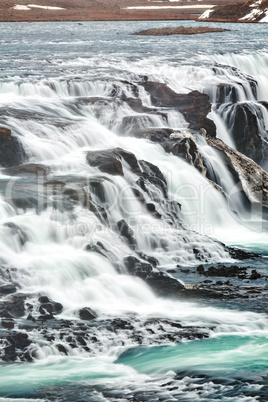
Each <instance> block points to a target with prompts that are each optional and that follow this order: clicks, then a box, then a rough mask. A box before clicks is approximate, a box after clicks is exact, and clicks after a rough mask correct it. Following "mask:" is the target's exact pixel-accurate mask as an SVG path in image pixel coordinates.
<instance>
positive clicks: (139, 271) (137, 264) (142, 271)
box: [123, 255, 153, 279]
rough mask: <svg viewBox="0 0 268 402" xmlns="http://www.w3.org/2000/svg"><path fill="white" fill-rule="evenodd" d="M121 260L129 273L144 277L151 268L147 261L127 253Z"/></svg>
mask: <svg viewBox="0 0 268 402" xmlns="http://www.w3.org/2000/svg"><path fill="white" fill-rule="evenodd" d="M123 261H124V264H125V266H126V268H127V270H128V272H129V273H130V274H131V275H134V276H138V277H139V278H143V279H145V278H147V277H148V275H150V274H151V273H152V270H153V268H152V266H151V265H150V264H149V263H148V262H143V261H141V260H139V259H138V258H136V257H134V256H131V255H129V256H128V257H125V258H124V260H123Z"/></svg>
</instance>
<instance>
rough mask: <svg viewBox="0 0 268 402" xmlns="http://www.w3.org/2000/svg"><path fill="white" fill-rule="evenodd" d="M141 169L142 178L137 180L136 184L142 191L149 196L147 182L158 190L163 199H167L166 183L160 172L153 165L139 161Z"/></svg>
mask: <svg viewBox="0 0 268 402" xmlns="http://www.w3.org/2000/svg"><path fill="white" fill-rule="evenodd" d="M140 166H141V169H142V176H141V177H140V178H139V179H138V180H137V182H136V183H137V184H138V185H139V186H140V187H141V188H142V190H143V191H145V192H147V193H148V194H150V190H149V188H148V185H147V182H149V183H150V184H153V186H154V187H156V188H157V189H159V190H160V191H161V192H162V193H163V195H164V197H165V198H167V182H166V179H165V177H164V175H163V173H162V172H161V170H160V169H159V168H158V167H157V166H156V165H154V164H152V163H150V162H147V161H143V160H141V161H140Z"/></svg>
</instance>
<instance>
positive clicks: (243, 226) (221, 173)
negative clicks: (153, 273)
mask: <svg viewBox="0 0 268 402" xmlns="http://www.w3.org/2000/svg"><path fill="white" fill-rule="evenodd" d="M176 24H177V23H174V22H173V23H171V22H158V23H157V26H160V27H161V26H174V25H176ZM183 24H184V25H186V26H189V25H191V24H193V23H192V22H183ZM154 25H156V23H155V22H148V23H147V22H133V23H132V22H128V23H125V22H116V23H115V22H109V23H108V22H107V23H103V22H96V23H95V22H94V23H93V22H83V24H81V23H76V22H72V23H56V22H55V23H54V22H53V23H1V37H0V43H1V47H0V54H1V62H0V127H7V128H9V129H10V130H11V132H12V135H13V136H14V137H15V138H17V139H18V140H19V141H20V143H21V145H22V148H23V150H24V151H23V152H24V153H25V155H24V159H25V163H27V164H31V166H35V169H37V168H36V167H38V169H37V170H34V173H33V174H32V173H31V174H29V171H28V173H27V171H26V173H25V170H23V169H22V170H21V171H15V173H14V170H13V172H12V168H10V169H11V170H9V169H5V167H3V168H2V169H1V171H0V213H1V215H0V263H1V264H0V265H1V267H0V280H1V282H0V284H1V285H5V284H8V283H10V282H12V283H14V284H15V285H16V286H17V294H18V297H17V299H14V300H18V301H19V300H25V297H26V300H25V306H26V307H25V311H24V313H23V314H20V315H18V316H17V317H16V318H17V319H16V324H15V327H14V329H12V331H13V335H14V333H15V334H16V333H17V334H18V336H22V335H21V334H27V336H28V338H27V339H30V343H29V345H28V346H27V348H28V349H27V350H28V355H27V356H30V358H24V359H23V358H21V357H19V356H17V357H16V358H15V359H14V360H13V361H12V362H11V363H10V362H6V361H5V358H3V360H2V362H1V363H0V400H5V401H8V400H21V401H26V400H36V401H47V400H57V401H58V400H59V401H83V400H87V401H119V400H122V401H128V400H129V401H160V400H161V401H178V400H179V401H184V400H185V401H195V400H196V401H205V400H213V401H265V400H267V399H266V398H267V391H266V388H265V383H266V381H267V354H268V344H267V333H268V332H267V331H268V321H267V317H266V315H265V313H264V312H261V311H254V309H253V311H251V309H250V308H247V307H246V308H240V307H237V306H236V305H235V304H234V305H230V304H229V305H228V306H227V305H225V304H224V302H218V303H216V304H215V305H214V303H213V300H212V299H211V300H207V301H202V302H201V303H200V302H198V301H194V300H193V301H188V300H186V299H180V298H177V299H173V298H171V297H168V296H165V297H160V296H157V295H156V294H155V293H154V291H153V290H152V288H151V287H150V286H149V285H148V284H147V283H146V282H145V281H143V280H142V279H141V278H140V277H136V276H131V275H129V272H128V269H127V267H126V263H125V261H126V260H125V258H126V257H127V256H132V257H135V258H141V259H142V260H143V261H145V260H147V261H151V262H152V261H157V269H158V270H159V271H160V272H163V273H169V272H171V271H172V270H174V269H175V270H176V268H178V267H186V268H187V269H193V270H195V267H196V266H197V265H199V264H200V263H204V264H208V263H209V264H219V263H226V264H234V263H235V262H236V261H234V260H233V258H232V256H231V255H230V253H229V252H228V249H227V248H226V247H225V246H224V244H223V243H221V241H223V242H224V243H225V244H228V245H229V246H234V245H236V246H238V245H239V246H240V247H242V248H245V249H248V250H251V251H256V252H261V254H263V255H264V258H263V260H262V262H258V263H257V264H260V268H261V269H262V270H263V272H266V275H267V269H266V264H265V261H266V260H265V258H266V257H267V256H268V246H267V244H268V242H267V240H268V237H267V230H265V227H266V226H267V222H263V221H262V220H261V219H260V217H258V218H257V220H256V217H255V216H248V215H247V214H246V208H245V205H244V200H243V197H242V196H241V194H240V193H239V192H237V191H234V190H235V188H236V183H235V182H234V180H233V177H232V175H231V174H230V172H229V170H228V168H227V166H226V164H225V163H224V160H223V159H221V156H220V155H219V154H218V153H217V152H216V151H215V150H214V149H213V148H212V147H210V146H209V145H208V144H207V142H206V140H205V138H204V137H201V136H199V135H198V134H195V136H196V143H197V145H198V149H199V151H200V153H201V154H202V156H203V157H204V158H205V159H206V160H207V161H208V166H209V167H208V168H209V169H210V173H211V175H215V177H218V178H220V179H221V180H222V182H221V184H222V187H223V189H224V192H225V195H224V194H223V193H221V192H219V191H218V190H217V189H216V188H215V186H213V185H212V184H211V182H209V181H208V180H207V179H206V178H205V177H203V176H202V175H201V174H200V173H199V172H198V170H197V169H195V168H194V167H193V166H191V165H190V164H188V163H187V162H186V161H185V160H183V159H181V158H179V157H178V156H176V155H172V154H170V153H167V152H165V151H164V149H163V148H162V147H161V145H160V144H157V143H154V142H151V141H149V140H147V139H145V138H135V137H134V136H133V133H134V132H135V130H146V129H148V128H152V129H154V128H155V129H157V128H163V127H164V128H168V129H172V130H181V131H183V130H187V128H188V123H187V122H186V121H185V119H184V117H183V115H182V114H180V113H179V112H178V111H176V110H175V109H172V108H170V109H168V108H166V110H161V111H159V110H158V108H157V107H154V106H153V105H152V103H151V99H150V96H149V94H148V93H147V92H146V91H145V89H144V88H143V86H142V85H140V84H139V83H140V82H141V81H142V80H144V79H145V80H146V81H154V82H160V83H166V84H167V85H168V86H169V87H170V88H171V89H173V90H174V91H176V92H178V93H188V92H190V91H192V90H198V91H200V92H204V93H207V94H208V95H209V96H210V101H211V103H212V111H211V113H210V115H209V117H210V118H211V119H213V120H214V122H215V124H216V126H217V136H218V137H219V138H221V139H222V140H223V141H225V142H226V143H227V144H228V145H230V146H232V147H234V148H238V146H237V143H236V139H235V138H234V136H233V131H232V126H233V121H232V116H233V115H234V113H235V112H234V108H235V107H238V105H241V104H243V105H244V104H246V107H248V108H250V111H251V114H252V115H254V116H256V119H257V122H258V132H259V134H260V137H261V138H262V140H263V150H264V151H263V155H262V158H261V160H260V161H259V162H260V163H261V165H262V167H263V168H264V169H266V168H267V164H266V162H267V159H265V157H266V154H265V147H266V145H265V144H266V142H267V141H268V137H267V132H268V111H267V101H268V95H267V84H268V75H267V71H268V69H267V67H268V50H267V48H265V44H264V43H263V37H265V34H267V27H266V26H265V25H266V24H260V25H258V24H254V25H253V24H252V26H251V25H250V30H249V29H248V25H247V24H241V25H239V24H236V25H234V24H225V25H224V27H226V25H228V27H229V28H230V29H231V31H230V32H223V33H212V34H211V33H210V34H205V35H197V36H195V35H193V36H180V37H177V36H174V37H146V36H145V37H142V36H132V35H129V34H131V33H132V32H134V31H137V30H138V29H145V28H147V27H153V26H154ZM195 25H196V23H195ZM209 25H211V26H214V25H215V26H221V24H209ZM252 83H253V84H252ZM221 84H222V85H223V88H224V89H223V90H222V92H220V94H219V90H218V88H219V85H221ZM230 88H233V90H232V91H233V92H232V91H230ZM234 93H235V95H234ZM232 96H235V97H236V102H235V103H234V102H233V99H232ZM130 98H132V99H133V98H134V99H136V100H139V101H140V104H141V105H142V106H143V107H144V108H143V110H142V111H140V110H137V109H135V108H132V107H131V104H130V103H129V102H128V101H127V100H128V99H130ZM265 102H266V103H265ZM145 108H148V110H149V109H150V113H149V112H148V113H146V112H145V111H144V110H146V109H145ZM152 110H153V112H152ZM115 148H119V149H121V150H124V151H127V152H128V153H131V154H133V155H134V156H135V158H136V160H137V161H138V164H139V168H142V169H144V172H145V173H146V172H147V171H149V170H150V169H155V168H152V166H157V168H158V169H159V170H160V173H157V174H158V178H159V177H160V176H159V175H160V174H161V175H163V180H164V181H165V182H166V186H167V187H166V189H165V190H163V189H162V188H161V186H159V185H155V183H153V182H146V191H145V190H144V188H142V190H141V188H140V187H138V186H137V181H138V179H139V174H138V173H137V171H135V170H134V169H133V166H130V164H129V163H128V162H127V160H125V159H124V158H122V169H123V174H122V175H121V174H120V175H113V174H109V173H107V172H103V171H100V169H99V168H98V167H95V166H92V165H90V164H89V163H88V159H87V158H88V156H87V155H88V153H90V152H91V153H94V152H95V153H96V152H99V151H103V152H105V151H107V150H111V149H115ZM132 160H133V159H132ZM146 169H147V170H146ZM148 169H149V170H148ZM154 171H155V170H154ZM157 172H158V171H157ZM150 174H152V170H150ZM146 177H147V176H146ZM161 177H162V176H161ZM161 180H162V179H161ZM161 180H160V181H161ZM161 183H163V181H162V182H161ZM158 184H159V181H158ZM63 189H65V190H64V191H65V192H64V191H63ZM137 191H139V197H137ZM165 192H166V193H165ZM85 200H86V201H85ZM88 200H90V205H88V202H89V201H88ZM152 205H153V206H152ZM149 207H150V208H153V213H151V212H152V211H150V210H148V208H149ZM123 221H124V222H126V223H127V226H128V230H129V231H128V237H129V238H130V237H131V239H132V238H133V239H135V242H134V240H133V242H134V245H133V244H132V243H131V241H130V240H129V238H128V240H129V241H126V238H124V236H122V235H121V234H120V232H119V231H118V222H123ZM253 223H254V230H252V229H251V227H252V225H253ZM248 264H252V268H256V267H255V266H254V262H249V263H248ZM189 267H190V268H189ZM250 267H251V266H250ZM257 268H258V266H257ZM154 269H156V268H154ZM174 272H175V271H174ZM175 276H176V278H177V279H178V280H179V282H180V281H181V283H183V284H186V285H189V283H190V284H191V283H192V282H193V281H194V280H192V279H191V277H190V276H189V277H187V275H180V272H179V271H176V275H175ZM265 278H266V279H267V276H266V277H265ZM263 281H264V279H263ZM258 283H259V282H258ZM261 286H265V283H261ZM44 296H46V297H48V298H49V300H53V301H56V302H57V303H60V304H61V306H62V310H61V311H60V313H59V314H58V315H57V319H53V320H47V321H46V322H45V323H44V322H43V323H42V324H40V322H39V321H38V319H33V320H31V319H29V315H31V316H32V317H37V315H38V314H39V311H40V309H39V310H38V308H39V304H38V300H39V298H40V297H44ZM10 297H11V298H12V296H5V295H3V296H1V300H0V307H1V306H2V304H3V303H5V302H7V301H10V300H11V299H10ZM14 300H13V301H14ZM1 303H2V304H1ZM85 307H89V308H91V309H93V310H94V311H95V312H96V314H97V318H96V319H95V320H93V321H90V322H85V321H82V320H81V319H80V318H81V317H79V311H80V310H81V309H83V308H85ZM3 317H4V316H3ZM118 320H121V321H120V324H119V321H118ZM9 331H10V329H3V330H2V332H1V333H0V335H1V338H0V351H1V350H2V351H3V350H5V348H7V347H9V346H10V345H11V346H12V340H11V338H10V332H9ZM4 339H7V343H6V341H5V340H4ZM24 341H25V340H24ZM25 342H27V341H25ZM1 356H2V357H3V356H4V355H1ZM25 360H26V361H25ZM27 360H28V361H27ZM29 360H32V361H29Z"/></svg>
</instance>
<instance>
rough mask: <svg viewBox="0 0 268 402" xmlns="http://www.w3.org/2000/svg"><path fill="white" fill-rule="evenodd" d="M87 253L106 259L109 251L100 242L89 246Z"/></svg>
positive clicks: (87, 246)
mask: <svg viewBox="0 0 268 402" xmlns="http://www.w3.org/2000/svg"><path fill="white" fill-rule="evenodd" d="M86 250H87V251H93V252H95V253H99V254H101V255H103V256H105V257H106V255H107V253H108V250H107V249H106V248H105V247H104V245H103V244H102V243H101V242H100V241H98V242H97V243H96V244H87V245H86Z"/></svg>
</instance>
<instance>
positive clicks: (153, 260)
mask: <svg viewBox="0 0 268 402" xmlns="http://www.w3.org/2000/svg"><path fill="white" fill-rule="evenodd" d="M136 253H137V254H138V256H139V257H140V258H141V259H142V260H145V261H147V262H148V263H149V264H151V265H152V266H153V267H156V266H157V265H158V264H159V262H158V260H157V259H156V258H155V257H152V256H150V255H147V254H145V253H143V252H141V251H136Z"/></svg>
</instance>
